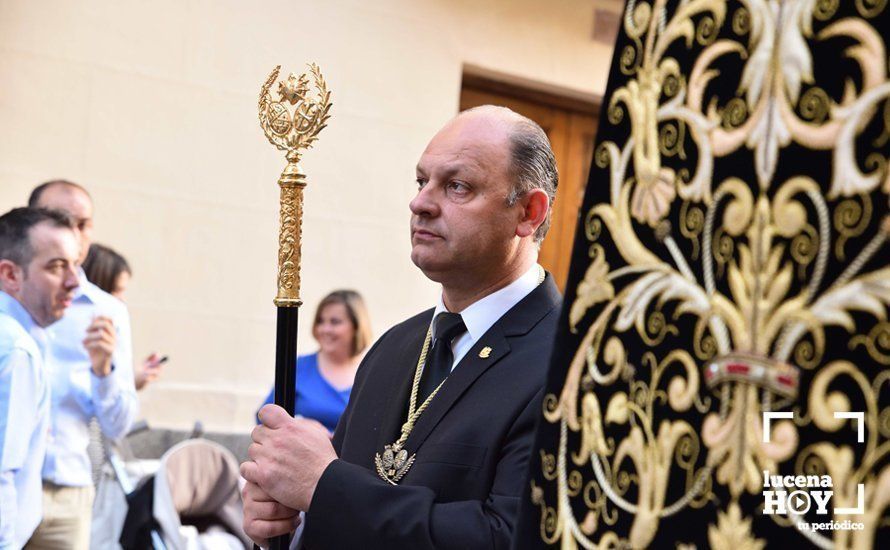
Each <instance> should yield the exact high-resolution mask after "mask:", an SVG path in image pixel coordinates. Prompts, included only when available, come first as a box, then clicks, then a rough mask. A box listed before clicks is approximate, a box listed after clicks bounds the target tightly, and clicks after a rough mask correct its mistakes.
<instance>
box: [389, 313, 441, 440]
mask: <svg viewBox="0 0 890 550" xmlns="http://www.w3.org/2000/svg"><path fill="white" fill-rule="evenodd" d="M423 319H424V320H425V322H423V323H421V324H420V325H419V326H418V328H417V330H416V333H415V334H414V335H413V336H412V337H410V338H406V339H405V340H406V341H405V342H403V344H402V345H401V350H400V352H401V353H400V354H399V359H398V360H397V361H396V362H395V363H396V364H395V365H394V366H393V369H392V376H390V379H389V380H388V381H387V385H388V387H389V388H391V389H392V390H391V391H390V392H388V396H389V397H388V401H389V403H388V405H387V408H386V413H385V414H384V416H383V421H382V423H381V425H380V433H379V435H378V437H377V447H376V448H377V450H378V451H383V447H384V446H386V445H390V444H392V443H393V442H394V441H396V440H397V439H398V438H399V436H400V435H401V428H402V424H403V423H404V422H405V419H406V417H407V416H408V400H409V399H410V398H411V385H412V383H413V382H414V371H415V369H416V368H417V360H418V359H419V358H420V351H421V348H422V347H423V340H424V338H425V337H426V332H427V329H428V328H429V324H430V321H431V320H432V311H430V315H429V316H426V315H424V316H423Z"/></svg>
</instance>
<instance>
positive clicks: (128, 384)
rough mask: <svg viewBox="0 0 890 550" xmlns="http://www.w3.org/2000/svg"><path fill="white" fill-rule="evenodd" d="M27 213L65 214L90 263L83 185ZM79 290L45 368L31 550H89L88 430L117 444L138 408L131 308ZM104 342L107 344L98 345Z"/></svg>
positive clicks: (53, 330)
mask: <svg viewBox="0 0 890 550" xmlns="http://www.w3.org/2000/svg"><path fill="white" fill-rule="evenodd" d="M28 206H31V207H36V208H47V209H51V210H58V211H61V212H64V213H65V214H67V215H68V217H70V218H71V220H72V222H73V224H74V230H75V235H76V236H77V238H78V241H79V245H80V251H79V252H80V257H79V258H78V264H80V263H83V260H84V259H85V258H86V255H87V252H88V251H89V248H90V243H91V242H92V233H93V201H92V198H91V197H90V194H89V193H88V192H87V191H86V189H84V188H83V187H82V186H80V185H78V184H76V183H73V182H70V181H67V180H53V181H49V182H46V183H44V184H42V185H39V186H38V187H36V188H35V189H34V191H32V192H31V196H30V198H29V199H28ZM78 279H79V282H80V286H79V287H78V288H77V291H76V294H75V296H74V300H73V303H72V304H71V307H70V308H69V309H68V311H67V312H66V313H65V316H64V317H63V318H62V319H61V320H60V321H59V322H57V323H55V324H54V325H53V326H52V327H50V328H49V329H47V333H48V336H49V347H48V350H47V355H46V361H45V364H46V369H47V375H48V378H49V381H50V386H51V389H52V391H51V393H52V407H51V414H50V431H49V437H48V440H47V449H46V460H45V462H44V465H43V472H42V474H43V520H42V521H41V523H40V525H39V526H38V528H37V530H36V531H35V532H34V535H33V537H32V538H31V541H30V542H29V543H28V546H27V548H28V549H63V548H64V549H71V548H74V549H78V550H79V549H86V548H89V539H90V522H91V519H92V506H93V498H94V496H95V492H94V489H93V481H92V471H91V465H90V458H89V455H88V453H87V445H88V444H89V440H90V436H89V423H90V419H91V418H93V417H95V418H96V419H97V420H98V423H99V426H100V428H101V430H102V433H103V434H104V435H105V437H107V438H108V439H110V440H112V441H114V440H118V439H120V438H122V437H123V436H124V435H126V434H127V432H128V431H129V429H130V426H131V425H132V423H133V420H134V418H135V417H136V413H137V409H138V401H137V399H136V388H135V385H134V382H133V360H132V357H133V352H132V342H131V338H130V317H129V314H128V313H127V309H126V307H125V306H124V304H123V303H122V302H121V301H120V300H118V299H117V298H114V297H113V296H111V295H110V294H108V293H107V292H105V291H103V290H101V289H100V288H98V287H97V286H95V285H94V284H92V283H90V282H89V281H88V280H87V278H86V275H84V272H83V270H82V269H78ZM98 341H101V343H102V345H95V343H96V342H98Z"/></svg>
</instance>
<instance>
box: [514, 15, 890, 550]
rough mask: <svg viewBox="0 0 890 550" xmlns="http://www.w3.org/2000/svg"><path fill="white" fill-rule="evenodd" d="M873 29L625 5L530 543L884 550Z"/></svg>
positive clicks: (881, 225)
mask: <svg viewBox="0 0 890 550" xmlns="http://www.w3.org/2000/svg"><path fill="white" fill-rule="evenodd" d="M888 34H890V9H888V8H887V1H886V0H844V1H840V0H784V1H780V0H739V1H725V0H680V1H664V0H653V1H651V2H643V1H636V2H635V1H630V2H628V4H627V6H626V10H625V14H624V19H623V26H622V29H621V32H620V33H619V37H618V43H617V46H616V50H615V57H614V60H613V64H612V69H611V74H610V76H609V86H608V90H607V94H606V98H605V100H604V103H603V113H602V116H601V123H600V128H599V131H598V134H597V146H596V148H595V152H594V160H593V164H592V168H591V174H590V179H589V183H588V188H587V193H586V196H585V199H584V204H583V207H582V212H581V217H580V223H579V228H578V232H577V235H576V239H575V246H574V250H573V252H572V269H571V274H570V276H569V283H568V286H567V289H566V296H565V305H564V309H563V312H562V319H561V328H560V333H559V335H558V337H557V341H556V347H555V350H556V351H555V353H554V359H553V363H552V365H551V370H550V376H549V380H548V388H547V393H546V397H545V401H544V404H543V411H542V418H541V421H540V423H539V432H538V435H537V441H536V445H535V448H534V449H533V452H532V461H531V477H530V480H529V482H528V486H527V490H528V494H527V496H526V499H525V501H524V502H523V504H522V507H523V508H522V513H521V515H520V521H519V526H518V534H517V543H518V546H519V547H520V548H537V547H543V546H555V545H559V546H561V547H562V548H576V547H584V548H594V547H596V548H614V547H632V548H643V547H652V548H675V547H678V548H679V547H682V548H708V547H711V548H733V549H734V550H740V549H749V548H750V549H754V548H762V547H764V546H766V545H770V546H772V545H776V544H778V543H786V542H787V543H790V544H794V545H796V546H795V547H801V546H802V547H807V546H817V547H822V548H834V547H836V548H871V547H875V546H880V545H878V544H876V543H877V542H878V541H880V540H884V541H887V540H890V538H888V537H890V519H888V518H887V505H888V501H890V458H888V453H890V384H888V378H890V322H888V313H890V311H888V308H890V244H888V240H890V215H888V193H890V178H888V170H887V162H888V155H890V81H888V78H887V71H888V55H887V51H886V37H887V36H888Z"/></svg>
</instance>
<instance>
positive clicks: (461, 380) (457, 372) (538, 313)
mask: <svg viewBox="0 0 890 550" xmlns="http://www.w3.org/2000/svg"><path fill="white" fill-rule="evenodd" d="M559 299H560V297H559V290H558V289H557V288H556V285H555V284H554V283H553V278H552V277H551V276H550V275H549V274H548V275H547V278H546V279H545V280H544V282H543V283H542V284H540V285H538V287H537V288H536V289H535V290H533V291H532V292H531V293H529V295H528V296H526V297H525V298H523V299H522V300H520V302H519V303H518V304H516V305H515V306H513V308H512V309H510V310H509V311H508V312H507V313H505V314H504V316H503V317H501V319H500V320H498V322H496V323H495V324H494V325H492V327H491V328H490V329H488V332H486V333H485V334H484V335H483V336H482V338H480V339H479V341H478V342H476V344H475V345H474V346H473V347H472V348H470V351H468V352H467V354H466V355H465V356H464V358H463V359H461V361H460V363H458V364H457V366H456V367H455V368H454V370H453V371H452V373H451V374H450V375H449V376H448V378H446V379H445V383H444V384H443V385H442V387H441V389H439V392H438V393H437V394H436V397H434V398H433V401H432V402H431V403H430V404H429V407H428V408H427V410H426V411H424V413H423V414H421V415H420V418H419V419H418V421H417V425H415V426H414V430H412V431H411V435H409V436H408V440H407V441H406V442H405V448H407V449H408V450H409V451H408V452H415V451H416V450H417V449H418V448H419V447H420V446H421V445H422V444H423V442H424V441H425V440H426V438H427V436H428V435H429V434H430V432H432V431H433V428H435V427H436V425H437V424H438V423H439V421H440V420H442V417H444V416H445V414H446V413H447V412H448V411H449V410H450V409H451V407H452V406H454V404H455V403H456V402H457V400H458V399H460V397H461V396H462V395H463V394H464V392H466V391H467V390H468V389H469V388H470V386H472V385H473V383H474V382H475V381H476V380H477V379H478V378H479V377H480V376H482V374H483V373H484V372H485V371H487V370H488V369H490V368H491V367H493V366H494V365H495V364H497V363H498V362H499V361H500V360H501V359H503V358H504V357H506V356H507V355H508V354H509V353H510V345H509V344H508V342H507V336H519V335H523V334H526V333H528V331H530V330H531V329H532V328H533V327H534V326H535V325H536V324H537V323H538V322H539V321H540V320H541V319H542V318H543V317H544V316H545V315H546V314H547V313H548V312H549V311H550V310H551V309H553V308H554V307H556V306H557V305H558V304H559ZM486 347H488V348H491V351H490V353H488V354H487V355H488V357H487V358H486V357H480V352H481V351H482V350H483V349H484V348H486ZM483 355H486V354H483Z"/></svg>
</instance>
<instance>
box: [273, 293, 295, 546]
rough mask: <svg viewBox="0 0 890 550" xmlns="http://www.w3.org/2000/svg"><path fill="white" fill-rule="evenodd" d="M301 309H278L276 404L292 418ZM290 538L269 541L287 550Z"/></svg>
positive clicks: (276, 538)
mask: <svg viewBox="0 0 890 550" xmlns="http://www.w3.org/2000/svg"><path fill="white" fill-rule="evenodd" d="M299 311H300V308H299V307H279V308H278V335H277V337H276V342H275V404H276V405H278V406H279V407H282V408H283V409H284V410H286V411H287V412H288V414H290V415H291V416H293V415H294V413H295V410H294V406H295V404H296V396H297V391H296V390H297V326H298V325H297V321H298V313H299ZM289 546H290V536H288V535H281V536H279V537H275V538H274V539H272V540H270V541H269V548H271V550H287V548H288V547H289Z"/></svg>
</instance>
